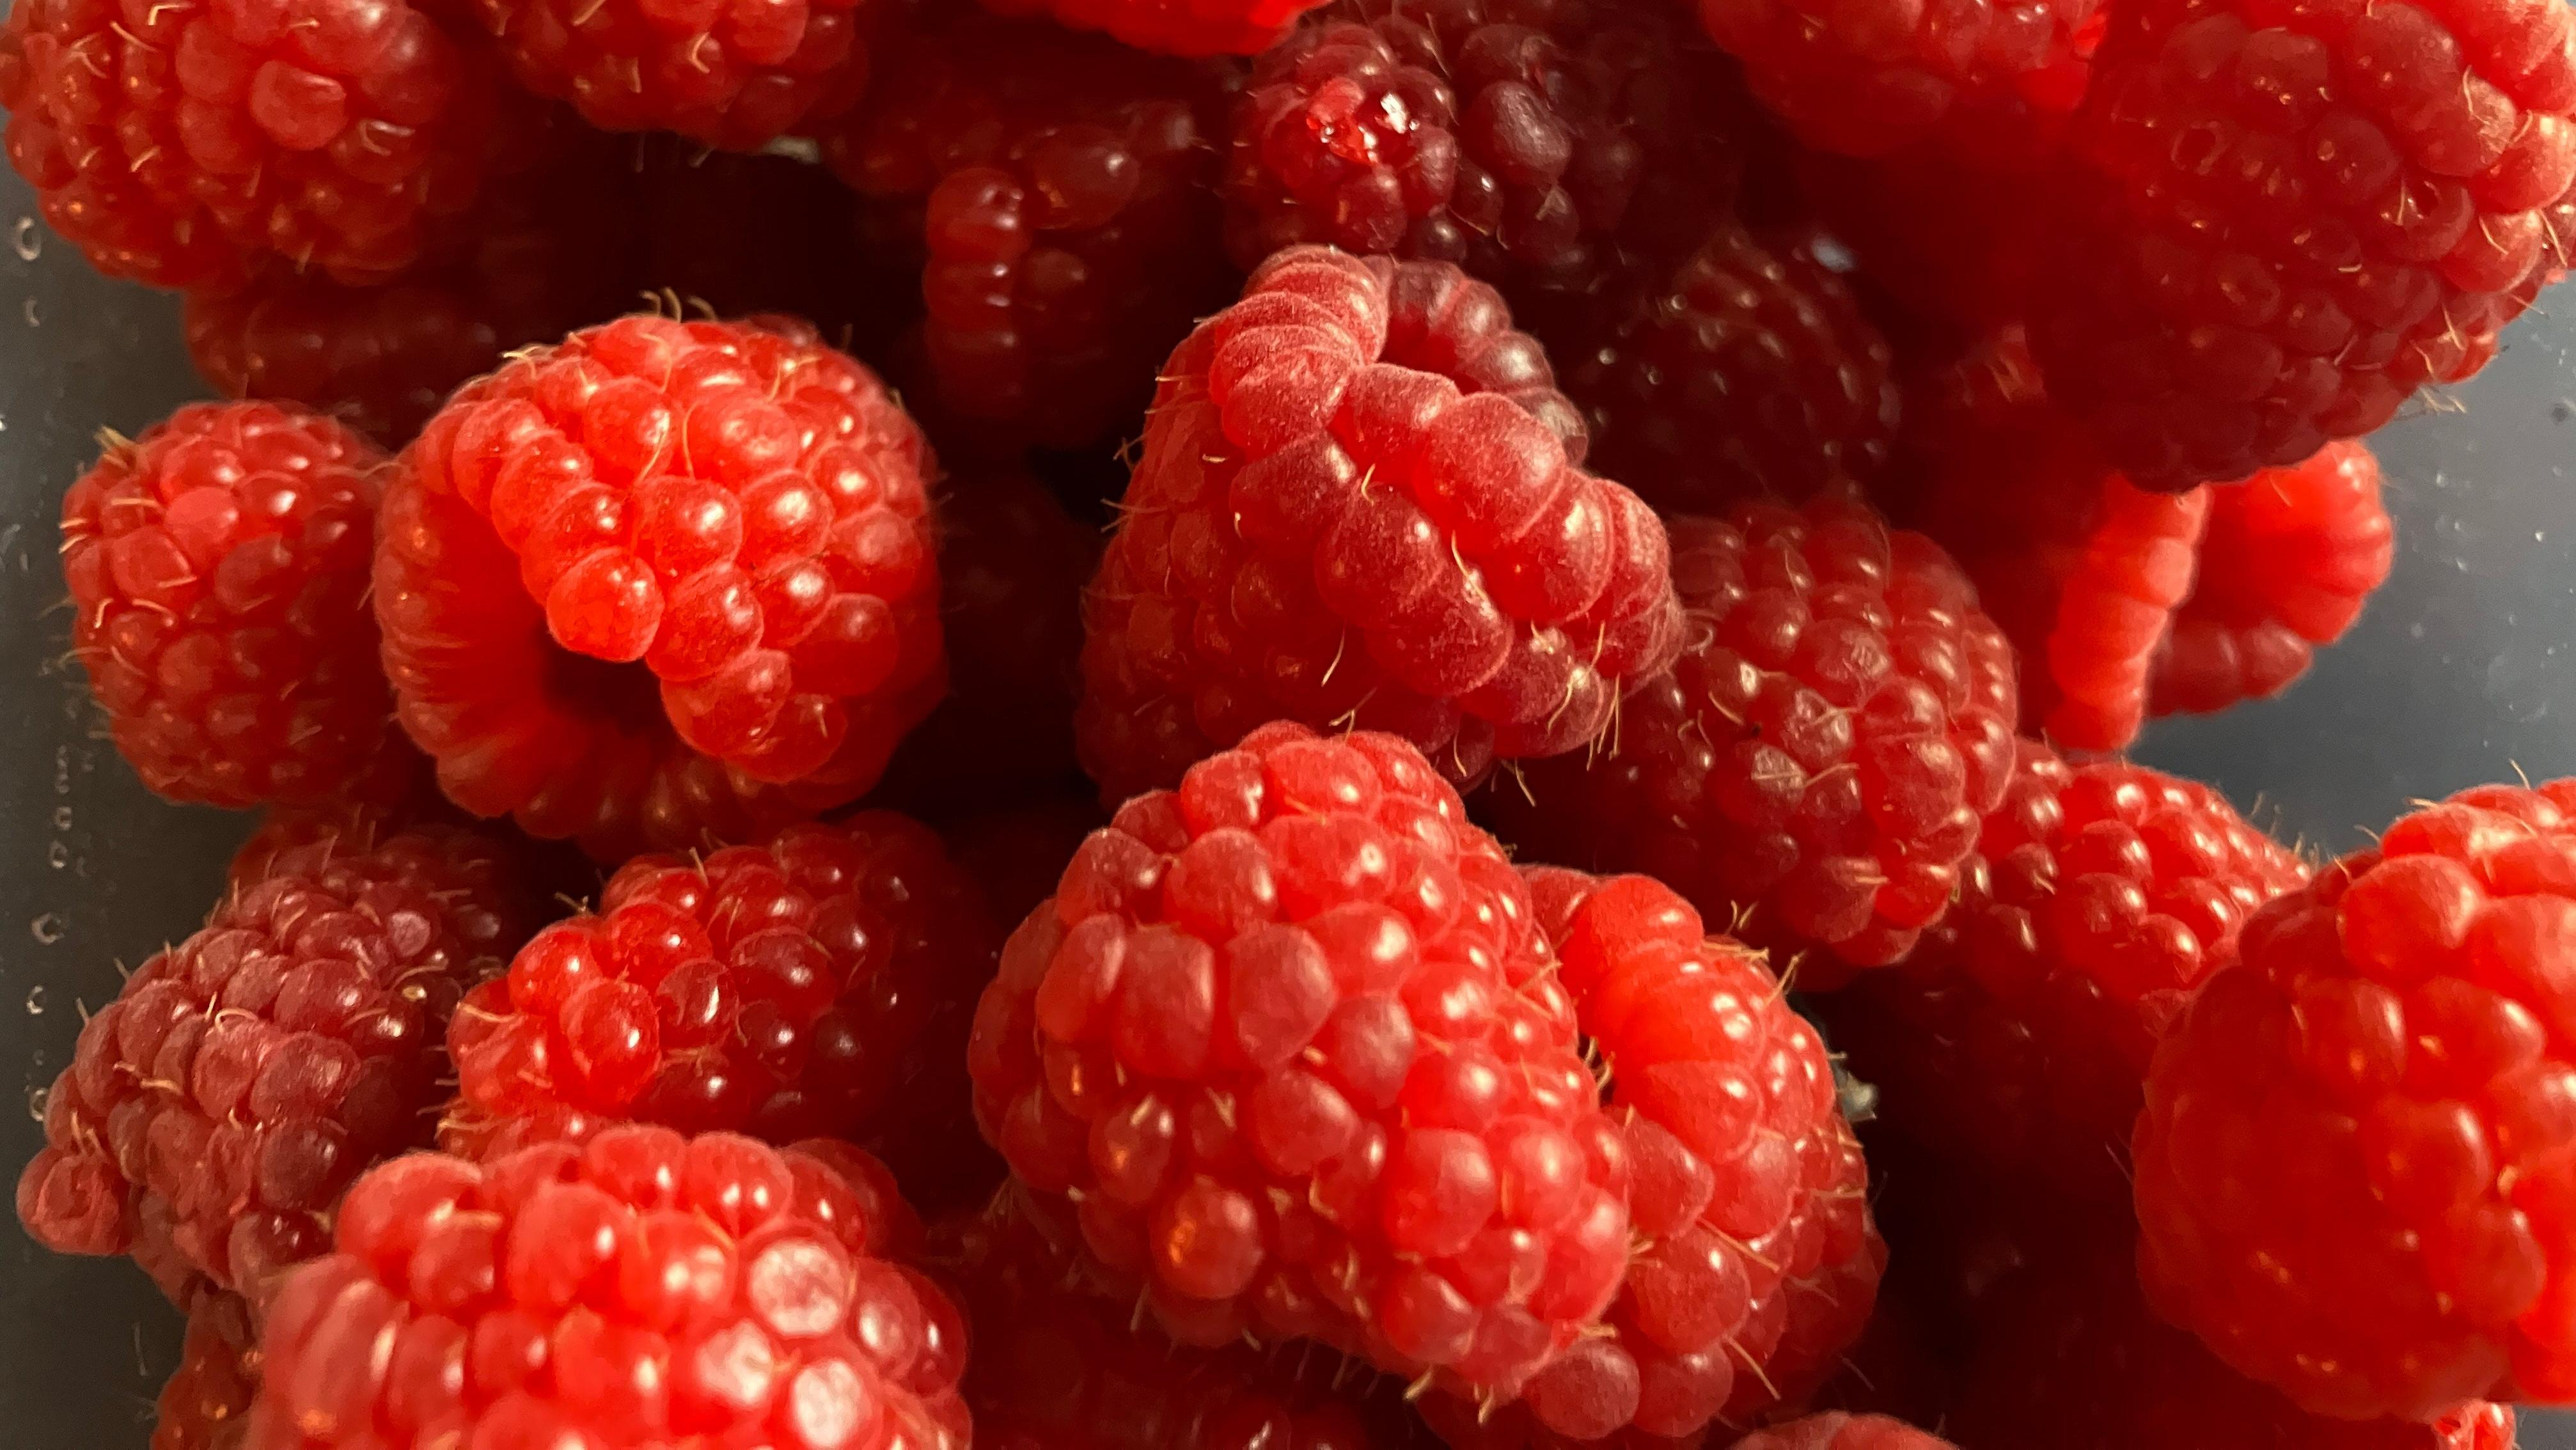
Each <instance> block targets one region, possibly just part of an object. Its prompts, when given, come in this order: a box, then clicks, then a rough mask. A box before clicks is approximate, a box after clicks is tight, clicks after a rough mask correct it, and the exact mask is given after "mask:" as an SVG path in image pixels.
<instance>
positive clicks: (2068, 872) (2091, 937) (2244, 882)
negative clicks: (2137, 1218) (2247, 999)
mask: <svg viewBox="0 0 2576 1450" xmlns="http://www.w3.org/2000/svg"><path fill="white" fill-rule="evenodd" d="M2307 876H2308V870H2307V867H2306V865H2305V864H2304V863H2302V862H2301V861H2300V860H2299V859H2298V858H2297V857H2296V856H2293V855H2292V854H2290V853H2289V852H2288V851H2285V850H2283V849H2282V848H2281V847H2280V846H2278V845H2275V844H2274V843H2273V842H2272V840H2271V839H2270V838H2269V837H2267V836H2265V835H2264V834H2263V833H2262V832H2260V831H2257V830H2256V829H2254V828H2253V827H2252V826H2249V825H2247V824H2246V823H2245V821H2244V819H2243V818H2242V817H2240V816H2238V815H2237V814H2236V811H2235V809H2234V808H2233V807H2232V806H2230V805H2228V804H2227V802H2226V800H2225V799H2224V798H2222V797H2221V796H2220V795H2219V794H2218V793H2217V792H2216V791H2213V790H2211V789H2210V788H2209V787H2207V786H2204V785H2196V784H2193V783H2192V782H2189V781H2183V780H2176V779H2174V778H2173V777H2171V776H2168V775H2164V774H2161V773H2159V772H2157V771H2153V770H2149V769H2147V768H2145V767H2143V766H2136V765H2127V764H2123V763H2120V762H2117V761H2105V762H2101V763H2098V764H2091V765H2080V766H2076V767H2073V768H2072V769H2070V768H2068V767H2067V766H2066V765H2065V764H2064V763H2063V762H2061V761H2059V760H2058V759H2057V757H2056V756H2055V755H2054V754H2053V753H2051V752H2050V751H2049V749H2048V748H2047V747H2046V746H2044V745H2041V744H2039V743H2038V742H2037V741H2029V740H2026V741H2024V742H2022V753H2021V762H2020V764H2019V766H2018V767H2017V768H2016V769H2015V771H2014V773H2013V779H2012V784H2011V786H2010V787H2009V788H2008V789H2007V791H2006V793H2005V796H2004V802H2003V804H2002V805H2001V806H2000V807H1998V808H1997V809H1996V810H1995V811H1994V812H1993V813H1991V814H1990V815H1988V816H1987V817H1986V823H1985V827H1984V830H1983V832H1982V834H1981V835H1980V837H1979V839H1978V842H1977V854H1976V855H1975V856H1972V857H1970V858H1969V860H1968V863H1967V865H1966V866H1965V868H1964V869H1963V870H1962V871H1961V872H1960V888H1959V899H1958V901H1957V902H1956V903H1955V904H1954V905H1953V906H1952V907H1951V908H1950V911H1949V913H1948V914H1947V915H1946V916H1944V917H1943V918H1942V921H1941V924H1940V925H1939V926H1937V927H1935V928H1933V930H1932V931H1931V932H1929V933H1927V934H1926V935H1925V937H1924V939H1923V940H1922V941H1921V942H1920V943H1918V944H1917V945H1916V946H1915V949H1914V950H1913V951H1912V952H1911V953H1909V954H1907V956H1906V958H1905V960H1904V961H1902V962H1900V963H1898V964H1897V966H1896V967H1895V969H1894V970H1892V971H1886V972H1873V973H1870V974H1868V975H1867V976H1866V977H1864V978H1862V979H1861V980H1860V981H1858V982H1855V983H1853V984H1852V985H1851V986H1850V987H1849V988H1847V989H1845V990H1843V991H1841V992H1837V993H1835V994H1833V995H1832V996H1831V997H1829V998H1827V999H1825V1001H1824V1002H1823V1004H1822V1005H1823V1008H1824V1012H1825V1016H1826V1021H1827V1022H1828V1023H1829V1024H1830V1025H1831V1027H1832V1028H1833V1033H1834V1044H1835V1045H1836V1046H1837V1047H1840V1048H1841V1049H1843V1050H1844V1051H1845V1052H1847V1053H1849V1054H1850V1058H1851V1064H1852V1070H1853V1071H1854V1072H1856V1073H1858V1074H1859V1075H1860V1076H1861V1077H1862V1078H1863V1079H1865V1080H1866V1081H1868V1082H1869V1083H1871V1084H1872V1085H1874V1086H1875V1087H1877V1088H1878V1090H1879V1102H1880V1111H1881V1116H1882V1117H1883V1119H1884V1120H1885V1121H1886V1122H1887V1124H1888V1125H1889V1126H1890V1127H1891V1128H1893V1129H1895V1130H1897V1131H1899V1132H1902V1133H1904V1134H1905V1135H1907V1136H1908V1137H1910V1138H1912V1139H1914V1140H1915V1141H1916V1142H1918V1143H1922V1144H1924V1145H1925V1146H1927V1147H1929V1148H1931V1149H1933V1150H1935V1151H1936V1152H1937V1153H1938V1154H1939V1155H1940V1156H1941V1158H1942V1160H1943V1162H1945V1163H1948V1164H1952V1165H1955V1164H1957V1163H1959V1162H1961V1161H1963V1160H1964V1161H1965V1162H1967V1163H1969V1164H1972V1165H1975V1166H1976V1167H1977V1168H1978V1169H1980V1170H1982V1171H1984V1172H1985V1173H1987V1174H1989V1175H1993V1176H1994V1177H1996V1178H1999V1179H2001V1180H2002V1181H2005V1182H2008V1183H2014V1184H2024V1183H2030V1182H2034V1181H2036V1182H2039V1183H2043V1184H2045V1185H2046V1186H2048V1187H2049V1188H2051V1189H2054V1190H2057V1191H2059V1192H2062V1193H2068V1194H2073V1195H2080V1196H2083V1197H2087V1198H2124V1197H2126V1196H2127V1192H2128V1179H2127V1178H2126V1177H2125V1176H2124V1173H2125V1170H2126V1167H2127V1164H2126V1148H2127V1145H2128V1138H2129V1129H2130V1127H2131V1125H2133V1124H2134V1123H2136V1121H2137V1118H2138V1108H2139V1105H2140V1084H2141V1083H2142V1082H2144V1080H2145V1078H2146V1070H2147V1060H2148V1058H2149V1056H2150V1055H2151V1054H2152V1053H2153V1052H2154V1050H2155V1043H2156V1039H2157V1037H2158V1035H2159V1034H2160V1033H2161V1032H2162V1030H2163V1028H2164V1026H2165V1024H2166V1023H2167V1022H2168V1021H2170V1020H2171V1019H2172V1017H2173V1015H2174V1013H2176V1012H2177V1011H2179V1010H2180V1008H2181V1006H2182V1002H2183V999H2184V998H2185V997H2186V996H2188V995H2189V993H2190V992H2191V990H2192V989H2193V988H2195V987H2197V986H2199V985H2200V983H2201V982H2202V980H2204V979H2205V978H2206V977H2207V976H2208V975H2209V974H2210V973H2211V972H2213V971H2216V970H2218V969H2219V968H2221V967H2223V966H2225V965H2227V964H2228V963H2230V962H2231V961H2233V960H2234V959H2235V954H2236V934H2237V931H2238V930H2239V929H2240V928H2241V927H2242V926H2243V925H2244V924H2245V920H2246V918H2247V917H2249V916H2251V915H2253V913H2254V912H2255V910H2256V909H2258V908H2259V907H2261V906H2262V905H2263V903H2265V902H2267V901H2269V900H2271V899H2272V898H2273V897H2275V896H2278V895H2280V894H2281V893H2282V892H2284V891H2287V890H2290V889H2291V888H2293V887H2295V886H2298V885H2299V884H2300V883H2302V882H2304V881H2305V880H2306V879H2307Z"/></svg>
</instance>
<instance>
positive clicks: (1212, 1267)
mask: <svg viewBox="0 0 2576 1450" xmlns="http://www.w3.org/2000/svg"><path fill="white" fill-rule="evenodd" d="M1552 966H1553V958H1552V956H1551V955H1550V954H1549V951H1548V947H1547V942H1546V940H1545V938H1544V937H1542V936H1541V935H1540V934H1539V932H1538V929H1537V926H1536V924H1535V923H1534V921H1533V919H1532V917H1531V912H1530V902H1529V896H1528V892H1527V890H1526V888H1525V887H1524V886H1523V885H1522V883H1521V880H1520V877H1519V876H1518V874H1517V873H1515V872H1514V871H1513V870H1512V868H1511V866H1510V863H1509V862H1508V861H1506V860H1505V859H1504V856H1503V853H1502V848H1501V847H1500V846H1498V845H1496V844H1495V843H1494V841H1493V838H1492V837H1490V836H1487V835H1486V834H1484V833H1483V832H1482V831H1479V830H1477V829H1476V828H1475V827H1474V826H1472V825H1469V824H1468V823H1467V819H1466V811H1465V807H1464V806H1463V805H1462V804H1461V803H1460V801H1459V799H1458V795H1457V792H1456V791H1455V790H1453V789H1451V788H1450V786H1449V785H1448V784H1447V783H1446V782H1444V781H1443V780H1442V779H1441V777H1440V775H1439V773H1438V772H1437V771H1436V770H1434V769H1433V768H1432V767H1431V765H1430V763H1429V762H1427V761H1425V760H1424V759H1423V758H1422V756H1421V754H1420V753H1419V752H1417V751H1415V750H1414V749H1413V748H1412V747H1410V746H1408V745H1406V744H1404V743H1403V742H1402V741H1400V740H1398V739H1396V738H1394V737H1392V736H1387V735H1380V734H1374V733H1369V732H1361V733H1357V734H1353V735H1348V736H1342V737H1338V738H1333V739H1323V738H1318V737H1317V736H1316V735H1314V734H1313V733H1312V732H1311V731H1308V730H1306V729H1305V728H1303V727H1302V726H1297V725H1293V724H1286V723H1280V724H1274V725H1271V726H1267V727H1264V728H1262V729H1260V730H1256V731H1254V732H1253V733H1252V734H1250V735H1248V736H1247V737H1245V739H1244V740H1243V742H1242V744H1241V745H1240V746H1239V747H1238V748H1236V749H1233V750H1228V751H1223V752H1220V753H1218V754H1216V755H1212V756H1210V757H1208V758H1207V759H1206V760H1203V761H1201V762H1200V763H1199V764H1197V765H1196V766H1193V767H1192V768H1191V769H1190V771H1189V772H1188V774H1187V775H1185V776H1184V777H1183V778H1182V781H1181V785H1180V788H1179V789H1178V790H1177V791H1158V792H1155V793H1153V794H1151V795H1146V796H1140V797H1138V798H1137V799H1135V800H1132V801H1129V802H1128V803H1127V805H1126V806H1125V807H1124V808H1123V809H1121V810H1120V811H1119V812H1118V815H1117V818H1116V820H1115V821H1113V822H1112V824H1111V825H1110V826H1109V828H1108V829H1106V830H1102V831H1097V832H1094V833H1093V834H1092V836H1091V837H1090V839H1089V840H1087V841H1085V842H1084V843H1083V845H1082V849H1081V850H1080V851H1078V852H1077V853H1076V854H1075V855H1074V858H1073V861H1072V863H1071V864H1070V865H1069V866H1068V867H1066V869H1065V873H1064V877H1063V880H1062V882H1061V884H1060V885H1059V886H1058V889H1057V893H1056V895H1055V897H1054V898H1053V900H1052V901H1050V902H1048V903H1046V904H1043V905H1041V906H1040V907H1039V908H1038V909H1037V911H1036V912H1034V913H1032V914H1031V915H1030V917H1029V919H1028V920H1027V921H1026V922H1025V923H1023V924H1022V925H1021V927H1020V929H1019V930H1018V931H1017V932H1015V933H1013V935H1012V937H1011V940H1010V943H1009V944H1008V945H1007V946H1006V947H1004V949H1003V952H1002V970H1001V976H1000V977H999V979H998V980H996V981H995V982H994V984H993V985H992V986H991V987H989V988H987V989H986V991H985V993H984V1000H983V1003H982V1005H981V1007H980V1008H979V1009H978V1011H977V1015H976V1023H975V1035H974V1041H973V1045H972V1048H971V1049H970V1055H969V1058H968V1067H969V1070H970V1071H971V1072H972V1073H973V1074H974V1078H975V1111H976V1118H977V1121H978V1122H979V1123H980V1124H981V1125H982V1127H983V1129H984V1132H985V1135H986V1137H987V1138H988V1139H989V1140H990V1141H992V1142H993V1143H994V1144H995V1145H996V1146H997V1147H999V1148H1000V1149H1001V1150H1002V1153H1003V1156H1004V1157H1006V1158H1008V1159H1009V1160H1010V1163H1011V1168H1012V1171H1013V1173H1014V1174H1015V1175H1016V1176H1017V1178H1018V1179H1019V1180H1020V1182H1021V1184H1022V1185H1023V1186H1024V1188H1025V1189H1026V1191H1027V1192H1028V1193H1029V1194H1030V1195H1031V1196H1032V1198H1033V1199H1034V1200H1035V1201H1036V1202H1037V1203H1038V1204H1039V1205H1040V1206H1041V1207H1042V1208H1043V1207H1047V1206H1052V1207H1053V1209H1054V1210H1055V1211H1058V1212H1061V1213H1063V1214H1064V1215H1065V1216H1067V1217H1069V1218H1071V1219H1073V1220H1075V1221H1077V1222H1078V1223H1079V1230H1080V1235H1081V1237H1082V1240H1083V1242H1084V1243H1085V1244H1086V1246H1087V1247H1088V1250H1089V1253H1090V1256H1091V1257H1092V1258H1093V1259H1094V1260H1095V1261H1097V1263H1098V1264H1099V1265H1100V1266H1101V1268H1102V1270H1103V1271H1104V1272H1106V1273H1107V1274H1109V1275H1111V1276H1113V1278H1114V1279H1115V1280H1116V1281H1119V1282H1121V1283H1123V1284H1125V1285H1132V1286H1136V1288H1135V1290H1134V1292H1135V1294H1136V1295H1137V1296H1138V1298H1140V1299H1141V1301H1142V1302H1143V1303H1144V1304H1145V1305H1146V1307H1148V1308H1149V1309H1151V1310H1152V1311H1153V1312H1154V1313H1155V1314H1156V1315H1157V1317H1159V1318H1160V1319H1161V1320H1162V1322H1163V1325H1164V1327H1165V1328H1166V1329H1167V1330H1169V1331H1171V1333H1172V1335H1173V1337H1175V1338H1176V1339H1178V1340H1180V1341H1182V1342H1183V1343H1188V1344H1198V1345H1211V1346H1212V1345H1217V1344H1222V1343H1226V1342H1228V1341H1231V1340H1234V1339H1236V1338H1238V1337H1240V1336H1243V1335H1245V1334H1250V1335H1253V1336H1255V1337H1256V1338H1258V1339H1261V1340H1279V1339H1288V1338H1313V1339H1321V1340H1324V1341H1325V1342H1327V1343H1328V1344H1331V1345H1333V1346H1335V1347H1337V1348H1340V1349H1341V1350H1343V1351H1344V1352H1345V1353H1349V1354H1353V1355H1356V1356H1359V1357H1362V1358H1365V1359H1367V1360H1368V1361H1369V1362H1371V1363H1373V1364H1376V1365H1378V1366H1379V1367H1380V1368H1383V1369H1387V1370H1389V1371H1391V1372H1395V1373H1399V1374H1402V1375H1405V1376H1406V1377H1408V1378H1411V1377H1414V1376H1418V1375H1422V1374H1426V1373H1428V1374H1433V1375H1436V1376H1437V1377H1438V1378H1439V1379H1440V1380H1441V1381H1442V1382H1443V1383H1445V1384H1448V1385H1450V1386H1451V1387H1453V1388H1454V1389H1456V1390H1457V1391H1458V1392H1461V1393H1467V1394H1478V1393H1509V1392H1510V1391H1511V1390H1512V1389H1514V1388H1516V1387H1517V1386H1518V1385H1519V1384H1520V1383H1521V1382H1523V1381H1525V1380H1526V1379H1528V1377H1529V1376H1530V1375H1531V1373H1532V1372H1534V1371H1536V1370H1537V1369H1539V1368H1540V1367H1541V1366H1542V1365H1543V1364H1545V1363H1546V1362H1547V1361H1548V1360H1549V1359H1550V1358H1551V1357H1553V1356H1555V1355H1557V1354H1559V1353H1562V1352H1564V1351H1566V1350H1567V1349H1568V1348H1569V1347H1570V1346H1572V1345H1574V1344H1576V1343H1577V1342H1578V1341H1579V1340H1581V1339H1582V1338H1583V1337H1584V1336H1585V1334H1586V1333H1587V1329H1586V1326H1588V1325H1590V1324H1592V1323H1594V1322H1595V1321H1596V1320H1597V1318H1598V1317H1599V1315H1600V1313H1601V1311H1602V1309H1603V1308H1604V1307H1605V1306H1606V1305H1607V1304H1608V1303H1609V1301H1610V1298H1611V1295H1612V1291H1613V1290H1614V1289H1616V1287H1617V1285H1618V1281H1619V1275H1620V1271H1621V1269H1622V1267H1623V1266H1624V1264H1625V1263H1626V1260H1627V1256H1628V1234H1629V1222H1628V1210H1627V1193H1628V1154H1627V1153H1626V1152H1625V1150H1624V1147H1623V1145H1622V1143H1621V1141H1620V1138H1619V1133H1618V1130H1617V1128H1616V1127H1615V1126H1614V1124H1613V1122H1612V1120H1611V1119H1610V1118H1609V1117H1607V1116H1606V1115H1605V1114H1604V1113H1603V1111H1602V1109H1601V1106H1600V1099H1599V1093H1598V1089H1597V1088H1596V1086H1595V1085H1594V1083H1593V1079H1592V1074H1591V1071H1590V1069H1588V1068H1586V1067H1585V1066H1584V1064H1583V1062H1582V1060H1581V1059H1580V1058H1579V1057H1577V1056H1576V1055H1575V1027H1574V1020H1573V1012H1572V1009H1571V1007H1570V1006H1569V1005H1568V1003H1567V1002H1566V1000H1565V996H1564V993H1563V990H1562V988H1561V987H1560V986H1559V985H1558V983H1557V980H1556V977H1555V975H1554V973H1553V972H1552V971H1551V968H1552ZM1130 1302H1136V1301H1135V1300H1131V1301H1130Z"/></svg>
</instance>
